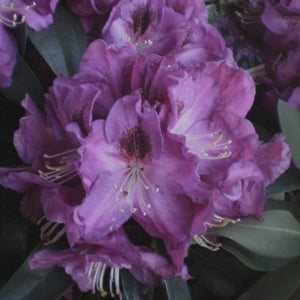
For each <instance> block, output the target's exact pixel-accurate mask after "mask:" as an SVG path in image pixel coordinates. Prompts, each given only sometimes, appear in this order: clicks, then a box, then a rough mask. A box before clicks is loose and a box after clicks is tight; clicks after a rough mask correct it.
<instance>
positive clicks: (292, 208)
mask: <svg viewBox="0 0 300 300" xmlns="http://www.w3.org/2000/svg"><path fill="white" fill-rule="evenodd" d="M264 210H265V211H266V210H288V211H289V212H290V213H291V214H292V215H293V216H294V217H295V218H296V219H297V220H298V222H300V205H299V204H297V203H295V202H291V201H278V200H271V199H268V200H267V202H266V203H265V208H264Z"/></svg>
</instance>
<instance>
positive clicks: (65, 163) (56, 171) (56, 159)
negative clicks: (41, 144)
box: [38, 149, 78, 184]
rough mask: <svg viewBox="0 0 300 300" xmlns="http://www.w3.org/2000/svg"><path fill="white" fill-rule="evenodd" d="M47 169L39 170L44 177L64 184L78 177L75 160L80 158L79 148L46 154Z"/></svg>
mask: <svg viewBox="0 0 300 300" xmlns="http://www.w3.org/2000/svg"><path fill="white" fill-rule="evenodd" d="M43 157H44V158H45V164H44V166H45V169H46V170H45V171H42V170H38V174H39V175H40V177H42V178H43V179H46V180H49V181H53V182H56V183H58V184H63V183H66V182H68V181H70V180H71V179H73V178H75V177H77V172H76V169H75V167H74V162H75V160H76V159H77V158H78V153H77V149H71V150H68V151H64V152H61V153H57V154H54V155H49V154H44V155H43Z"/></svg>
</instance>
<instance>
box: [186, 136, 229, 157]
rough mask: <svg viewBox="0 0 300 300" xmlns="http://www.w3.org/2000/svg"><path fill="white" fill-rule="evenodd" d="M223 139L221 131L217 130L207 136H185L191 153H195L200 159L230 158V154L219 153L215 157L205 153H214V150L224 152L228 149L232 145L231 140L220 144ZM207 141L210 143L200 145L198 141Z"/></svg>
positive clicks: (226, 152)
mask: <svg viewBox="0 0 300 300" xmlns="http://www.w3.org/2000/svg"><path fill="white" fill-rule="evenodd" d="M223 137H224V132H223V131H222V130H218V131H215V132H211V133H207V134H197V135H194V134H190V135H187V145H188V147H190V148H191V150H192V151H194V152H196V153H197V154H198V155H199V156H200V158H202V159H210V160H215V159H223V158H227V157H230V156H231V154H232V152H231V151H225V152H220V153H218V154H216V155H214V154H208V153H207V151H216V150H225V149H227V148H228V146H229V145H230V144H232V141H231V140H227V141H226V142H223V143H221V141H222V140H223ZM203 139H209V140H212V141H208V142H204V143H201V142H199V140H200V141H201V140H203Z"/></svg>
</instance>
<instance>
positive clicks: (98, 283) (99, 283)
mask: <svg viewBox="0 0 300 300" xmlns="http://www.w3.org/2000/svg"><path fill="white" fill-rule="evenodd" d="M107 268H109V267H108V266H107V264H106V263H103V262H92V263H91V264H90V267H89V271H88V279H89V281H90V282H91V283H92V292H93V293H94V294H95V293H96V291H99V292H100V294H101V297H105V296H106V295H107V292H106V290H105V288H104V276H105V272H106V270H107ZM119 277H120V268H118V267H116V268H111V269H110V276H109V292H110V295H111V296H112V297H114V296H115V294H116V295H118V296H119V299H120V300H122V294H121V291H120V279H119ZM113 284H114V286H115V293H114V292H113Z"/></svg>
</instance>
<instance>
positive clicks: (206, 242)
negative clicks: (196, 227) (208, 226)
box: [194, 234, 222, 252]
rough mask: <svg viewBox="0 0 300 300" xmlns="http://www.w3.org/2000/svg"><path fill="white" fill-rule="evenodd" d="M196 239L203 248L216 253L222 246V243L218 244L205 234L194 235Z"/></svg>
mask: <svg viewBox="0 0 300 300" xmlns="http://www.w3.org/2000/svg"><path fill="white" fill-rule="evenodd" d="M194 239H195V241H196V242H197V243H198V244H199V245H200V246H201V247H204V248H207V249H209V250H211V251H214V252H215V251H218V250H219V249H220V247H221V246H222V244H221V243H217V242H214V241H212V240H210V239H208V238H207V237H206V236H205V235H204V234H198V235H194Z"/></svg>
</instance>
